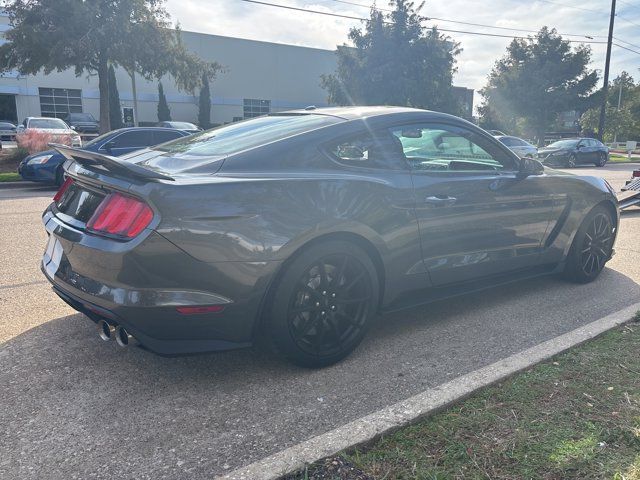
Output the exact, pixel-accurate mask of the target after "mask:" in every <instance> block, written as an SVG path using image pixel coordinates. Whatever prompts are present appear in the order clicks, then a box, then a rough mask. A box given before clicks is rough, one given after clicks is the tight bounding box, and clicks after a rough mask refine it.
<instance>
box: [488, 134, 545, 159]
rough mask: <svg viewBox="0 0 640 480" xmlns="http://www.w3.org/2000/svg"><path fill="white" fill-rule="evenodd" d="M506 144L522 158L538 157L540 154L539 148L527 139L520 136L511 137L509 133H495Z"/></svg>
mask: <svg viewBox="0 0 640 480" xmlns="http://www.w3.org/2000/svg"><path fill="white" fill-rule="evenodd" d="M494 136H495V137H496V138H497V139H498V140H500V141H501V142H502V143H503V144H504V145H506V146H507V147H509V150H511V151H513V153H515V154H516V155H518V156H519V157H520V158H524V157H527V158H536V157H537V156H538V148H537V147H536V146H535V145H531V144H530V143H529V142H527V141H526V140H523V139H521V138H518V137H511V136H509V135H494Z"/></svg>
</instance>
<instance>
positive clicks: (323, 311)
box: [267, 240, 380, 368]
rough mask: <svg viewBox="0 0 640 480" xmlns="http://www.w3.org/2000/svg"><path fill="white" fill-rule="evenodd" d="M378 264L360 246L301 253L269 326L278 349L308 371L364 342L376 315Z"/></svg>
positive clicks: (283, 282) (329, 244) (278, 292)
mask: <svg viewBox="0 0 640 480" xmlns="http://www.w3.org/2000/svg"><path fill="white" fill-rule="evenodd" d="M379 290H380V288H379V284H378V278H377V274H376V269H375V266H374V265H373V262H372V261H371V259H370V258H369V256H368V255H367V254H366V253H365V252H364V251H363V250H362V249H360V248H358V247H357V246H356V245H354V244H352V243H350V242H346V241H341V240H329V241H326V242H324V243H322V244H320V243H319V244H316V245H313V246H311V247H309V248H307V249H305V250H304V251H302V252H301V253H300V254H299V255H298V256H297V257H296V258H295V259H294V260H293V261H292V262H291V263H290V264H289V265H288V266H287V268H286V270H285V271H284V273H283V275H282V277H281V278H280V280H279V282H278V284H277V287H276V288H275V291H274V294H273V297H272V298H271V308H270V312H269V318H268V324H267V325H268V328H269V331H270V334H271V336H272V339H273V342H274V343H275V345H276V347H277V349H278V350H279V351H280V352H281V353H282V354H283V355H284V356H285V357H287V358H288V359H289V360H291V361H292V362H293V363H296V364H297V365H301V366H305V367H312V368H317V367H324V366H327V365H331V364H333V363H336V362H338V361H340V360H342V359H343V358H344V357H346V356H347V355H348V354H349V353H351V352H352V351H353V350H354V349H355V348H356V347H357V346H358V344H359V343H360V341H361V340H362V338H363V337H364V335H365V333H366V332H367V330H368V329H369V327H370V324H371V321H372V319H373V317H374V315H375V313H376V307H377V305H378V297H379Z"/></svg>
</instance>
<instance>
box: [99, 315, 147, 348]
mask: <svg viewBox="0 0 640 480" xmlns="http://www.w3.org/2000/svg"><path fill="white" fill-rule="evenodd" d="M98 335H99V336H100V338H101V339H102V340H104V341H105V342H108V341H109V340H114V339H115V341H116V343H117V344H118V345H120V346H121V347H128V346H129V345H137V344H138V340H137V339H136V337H134V336H133V335H131V334H130V333H129V332H127V330H126V329H125V328H124V327H123V326H122V325H114V324H113V323H109V322H107V321H106V320H100V321H99V322H98Z"/></svg>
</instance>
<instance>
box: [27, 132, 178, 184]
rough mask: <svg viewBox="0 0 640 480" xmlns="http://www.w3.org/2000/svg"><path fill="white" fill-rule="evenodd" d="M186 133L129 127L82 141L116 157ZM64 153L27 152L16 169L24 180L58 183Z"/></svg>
mask: <svg viewBox="0 0 640 480" xmlns="http://www.w3.org/2000/svg"><path fill="white" fill-rule="evenodd" d="M187 135H189V134H188V133H186V132H183V131H181V130H168V129H166V128H155V127H131V128H121V129H119V130H113V131H111V132H109V133H105V134H104V135H101V136H99V137H96V138H94V139H93V140H91V141H90V142H88V143H86V144H85V145H84V147H83V149H84V150H86V151H89V152H98V153H105V154H107V155H110V156H114V157H119V156H121V155H125V154H127V153H131V152H133V151H135V150H140V149H141V148H145V147H149V146H152V145H157V144H159V143H164V142H168V141H170V140H175V139H176V138H181V137H185V136H187ZM65 160H66V159H65V157H64V155H62V154H61V153H59V152H56V151H55V150H47V151H44V152H39V153H35V154H33V155H30V156H28V157H27V158H25V159H24V160H23V161H22V162H20V165H18V173H19V174H20V176H21V177H22V178H23V179H24V180H31V181H33V182H44V183H55V184H57V185H61V184H62V182H63V179H64V171H63V170H62V164H63V163H64V161H65Z"/></svg>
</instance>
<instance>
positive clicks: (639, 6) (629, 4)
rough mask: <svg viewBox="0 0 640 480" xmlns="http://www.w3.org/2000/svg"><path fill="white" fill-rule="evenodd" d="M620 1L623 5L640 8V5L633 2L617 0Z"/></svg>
mask: <svg viewBox="0 0 640 480" xmlns="http://www.w3.org/2000/svg"><path fill="white" fill-rule="evenodd" d="M618 1H619V2H620V3H624V4H625V5H628V6H630V7H631V8H640V5H634V4H633V3H629V2H625V1H623V0H618Z"/></svg>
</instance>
